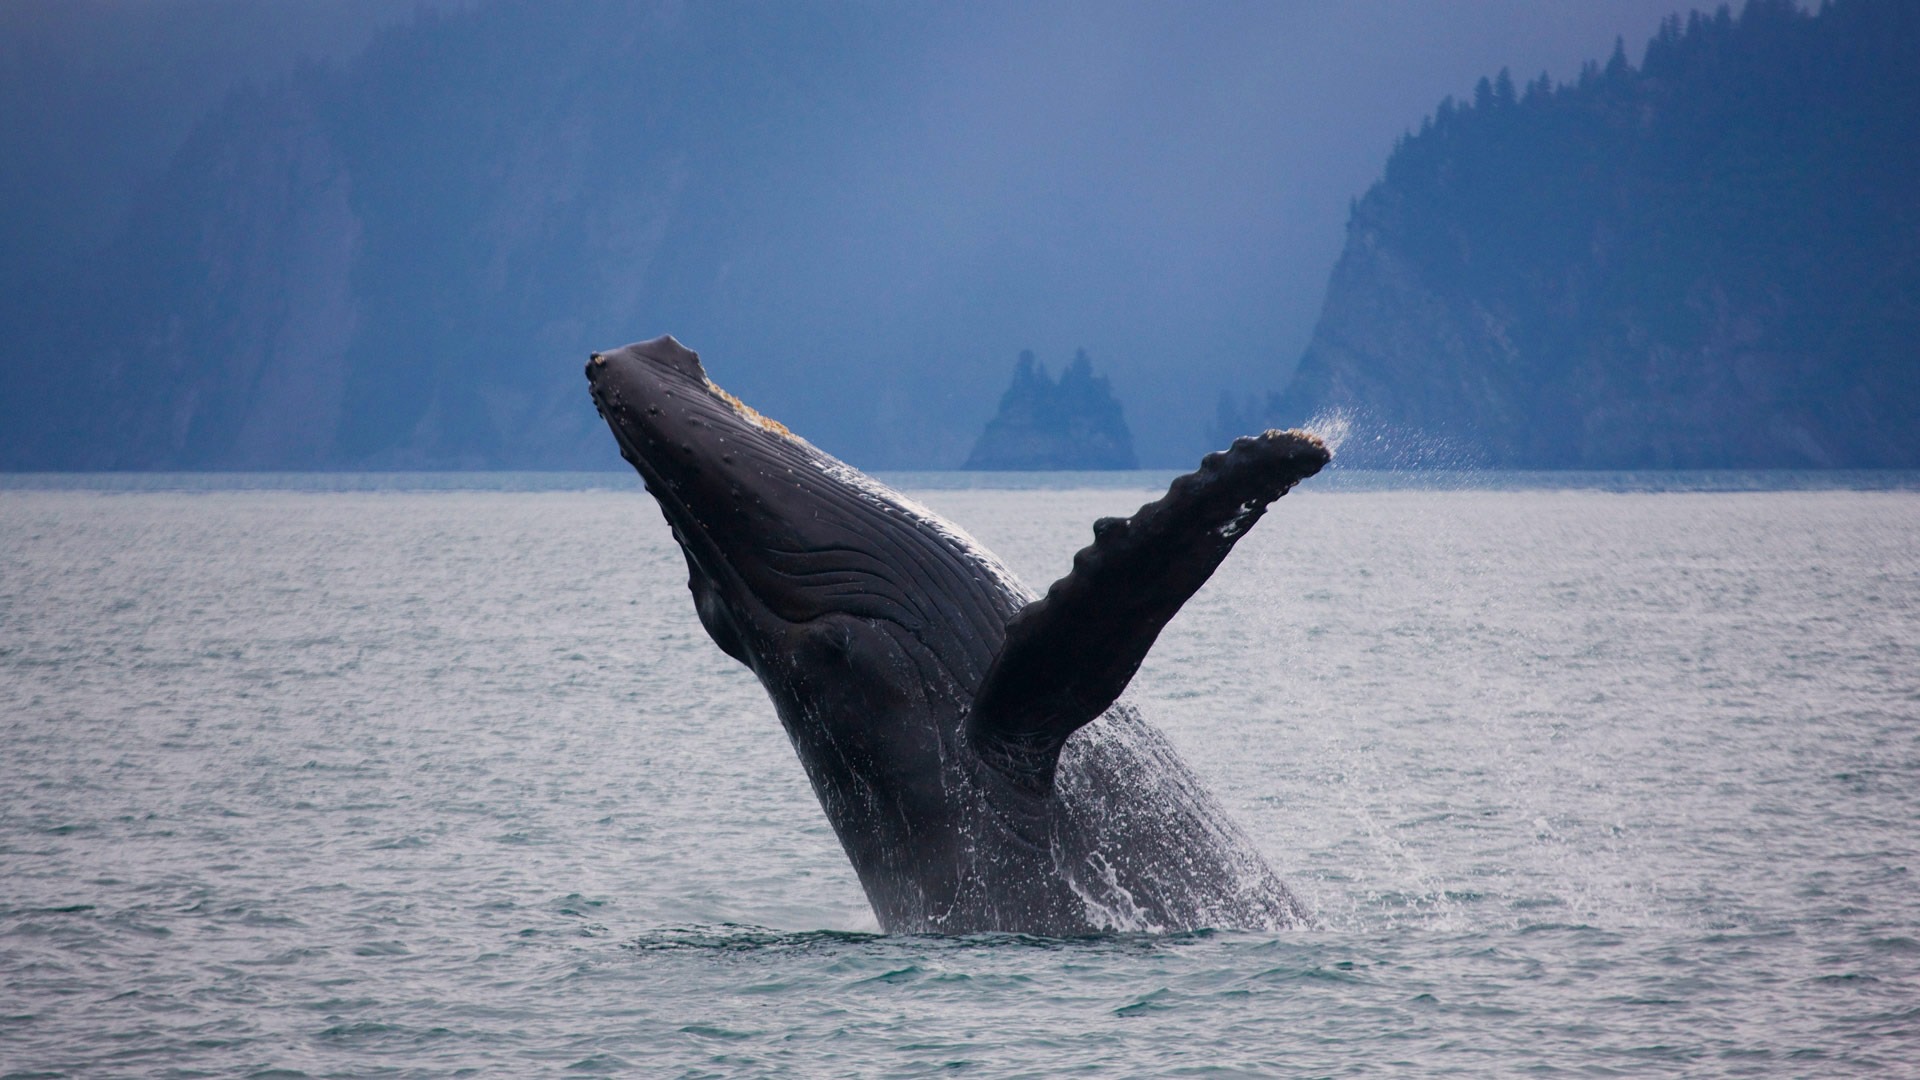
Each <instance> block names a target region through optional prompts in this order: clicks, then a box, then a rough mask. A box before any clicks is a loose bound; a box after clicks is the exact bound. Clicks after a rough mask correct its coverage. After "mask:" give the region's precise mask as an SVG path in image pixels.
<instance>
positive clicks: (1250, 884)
mask: <svg viewBox="0 0 1920 1080" xmlns="http://www.w3.org/2000/svg"><path fill="white" fill-rule="evenodd" d="M587 380H588V383H589V385H590V387H591V390H592V394H593V400H594V404H595V405H596V406H597V407H598V409H599V410H600V414H601V416H602V417H604V418H605V419H606V421H607V424H608V426H609V427H611V428H612V430H613V433H614V436H615V438H616V440H617V441H618V442H619V445H620V453H621V455H622V456H623V457H625V458H626V460H627V461H628V462H630V463H631V464H632V465H633V467H634V468H635V469H637V470H639V472H640V475H641V476H642V477H643V478H644V479H645V481H646V486H647V490H648V491H650V492H651V493H652V494H653V495H654V497H655V498H656V499H658V500H659V503H660V507H661V510H662V512H663V513H664V514H665V516H666V519H667V521H668V523H669V524H670V525H671V526H672V528H673V535H674V538H675V539H676V540H678V541H679V544H680V547H681V549H682V550H683V551H684V553H685V555H686V558H687V568H688V581H687V587H688V588H689V590H691V591H692V593H693V603H694V610H695V611H696V612H697V613H698V615H699V618H700V621H701V623H702V624H703V625H704V626H705V627H706V629H707V632H708V633H709V634H710V635H711V636H712V637H713V640H714V642H715V643H716V644H718V645H719V646H720V648H721V649H723V650H725V652H726V653H727V654H728V655H729V656H732V657H733V658H734V659H736V660H738V661H740V662H741V663H743V664H745V665H747V666H748V667H749V668H751V669H753V672H754V674H756V675H757V676H759V679H760V682H761V684H762V685H763V686H765V687H766V690H767V694H768V695H769V696H770V697H771V698H772V699H773V704H774V708H775V710H776V711H777V712H778V713H779V716H780V722H781V724H782V725H783V726H784V727H785V728H786V732H787V736H788V738H789V739H790V740H791V741H792V743H793V747H794V750H795V751H796V752H797V753H798V755H799V758H800V762H801V764H802V765H803V766H804V767H805V769H806V772H807V777H808V779H809V780H811V781H812V784H813V789H814V792H815V793H816V794H817V795H818V796H819V798H820V805H821V807H822V808H823V809H824V810H825V811H826V814H827V817H828V819H829V820H830V821H831V822H832V824H833V828H834V831H835V832H836V833H837V834H838V835H839V838H840V843H841V845H842V846H843V847H844V848H845V849H846V852H847V857H848V858H849V859H850V860H851V861H852V863H853V867H854V870H855V872H856V873H857V874H858V875H859V878H860V884H861V885H862V887H863V888H864V889H865V890H866V894H867V898H868V900H869V901H870V902H871V903H872V905H873V910H874V913H875V915H877V916H878V918H879V921H880V925H881V927H882V928H884V929H885V930H886V931H887V932H889V933H982V932H1009V933H1023V934H1035V935H1047V936H1073V935H1081V934H1088V933H1096V932H1102V931H1108V930H1147V931H1178V930H1191V929H1197V928H1201V927H1223V928H1225V927H1231V928H1242V929H1279V928H1286V927H1292V926H1298V925H1302V924H1303V923H1304V922H1305V916H1304V913H1303V912H1302V910H1301V908H1300V906H1299V905H1298V904H1297V903H1296V902H1295V900H1294V898H1293V897H1292V896H1291V895H1290V894H1289V893H1288V891H1287V889H1286V887H1285V886H1284V885H1282V884H1281V882H1280V880H1279V878H1278V877H1276V876H1275V874H1274V873H1273V871H1272V870H1271V869H1270V868H1269V867H1268V866H1267V864H1266V862H1265V861H1264V860H1263V859H1262V858H1261V856H1260V854H1259V852H1258V851H1257V850H1256V849H1255V847H1254V846H1253V844H1252V843H1251V842H1250V841H1249V840H1248V838H1247V837H1246V836H1245V835H1244V834H1243V833H1242V832H1241V831H1240V830H1239V829H1238V828H1237V827H1236V826H1235V825H1234V824H1233V823H1232V822H1231V821H1230V820H1229V819H1228V817H1227V816H1226V814H1225V813H1224V812H1223V811H1222V809H1221V808H1220V806H1219V805H1218V803H1217V802H1216V801H1215V800H1214V799H1213V797H1212V796H1211V795H1209V794H1208V792H1207V791H1206V789H1205V788H1204V787H1203V785H1202V784H1201V783H1200V781H1199V780H1198V778H1196V777H1195V776H1194V774H1193V772H1192V771H1191V770H1190V769H1189V768H1188V767H1187V766H1186V765H1185V764H1184V763H1183V762H1182V761H1181V760H1180V758H1179V756H1178V755H1177V754H1175V753H1174V751H1173V748H1172V747H1171V746H1170V745H1169V744H1168V743H1167V741H1166V739H1165V738H1164V737H1162V736H1161V735H1160V733H1159V732H1158V731H1157V730H1155V729H1154V728H1153V727H1152V726H1151V725H1149V724H1148V723H1147V722H1146V721H1144V720H1143V719H1141V717H1140V715H1139V713H1138V712H1137V711H1136V710H1134V709H1133V708H1132V707H1131V706H1129V705H1127V704H1126V703H1124V702H1120V701H1119V700H1118V699H1119V696H1120V693H1121V691H1122V690H1123V689H1125V687H1126V684H1127V682H1128V680H1129V679H1131V678H1132V677H1133V673H1134V671H1135V670H1137V669H1138V667H1139V665H1140V662H1141V660H1142V659H1143V658H1144V657H1145V656H1146V653H1147V650H1148V649H1149V648H1150V647H1151V646H1152V644H1153V641H1154V639H1155V638H1156V637H1157V636H1158V635H1159V633H1160V630H1161V628H1162V627H1164V626H1165V625H1166V623H1167V621H1168V620H1169V619H1171V618H1172V617H1173V615H1174V613H1175V612H1177V611H1178V610H1179V609H1180V606H1181V605H1182V604H1183V603H1185V602H1186V600H1187V598H1188V597H1190V596H1192V595H1193V593H1194V592H1195V591H1196V590H1197V589H1199V587H1200V586H1201V585H1202V584H1203V583H1204V582H1205V581H1206V580H1207V578H1208V577H1209V576H1210V575H1211V574H1212V573H1213V570H1214V568H1215V567H1217V566H1218V565H1219V564H1220V561H1221V560H1222V559H1223V558H1225V556H1226V554H1227V552H1228V551H1229V550H1230V549H1231V548H1232V547H1233V544H1234V542H1235V541H1236V540H1237V539H1238V538H1239V537H1240V536H1241V535H1242V534H1244V533H1245V532H1246V530H1247V529H1248V528H1249V527H1250V526H1252V525H1253V523H1254V522H1255V521H1257V520H1258V519H1259V517H1260V516H1261V514H1262V513H1263V512H1264V511H1265V509H1266V506H1267V504H1268V503H1270V502H1271V501H1273V500H1274V499H1276V498H1278V497H1280V496H1281V495H1283V494H1285V493H1286V491H1287V490H1288V489H1289V488H1291V487H1292V486H1293V485H1294V484H1296V483H1298V482H1299V481H1300V480H1302V479H1304V478H1306V477H1308V476H1311V475H1313V474H1314V473H1315V472H1317V471H1319V469H1320V468H1321V467H1322V466H1323V465H1325V464H1326V463H1327V461H1328V460H1329V456H1330V455H1329V453H1328V451H1327V449H1326V447H1325V446H1324V445H1323V444H1322V443H1321V442H1320V440H1318V439H1317V438H1315V437H1313V436H1312V435H1308V434H1304V433H1301V432H1277V431H1269V432H1267V433H1266V434H1264V435H1261V436H1259V437H1255V438H1244V439H1239V440H1236V441H1235V442H1234V444H1233V446H1232V448H1231V449H1228V450H1225V451H1222V452H1218V453H1213V454H1209V455H1207V457H1206V458H1205V460H1204V461H1203V462H1202V463H1201V466H1200V468H1199V469H1198V470H1197V471H1195V472H1193V473H1190V474H1188V475H1186V476H1183V477H1181V478H1179V479H1178V480H1176V481H1174V483H1173V485H1172V487H1171V488H1170V489H1169V490H1168V492H1167V494H1166V496H1165V497H1163V498H1161V499H1159V500H1158V501H1156V502H1152V503H1148V504H1147V505H1145V506H1142V507H1141V508H1140V510H1139V511H1138V512H1137V513H1135V514H1134V515H1133V516H1132V517H1130V518H1126V519H1119V518H1105V519H1102V520H1101V521H1099V522H1096V523H1095V524H1094V527H1093V531H1094V542H1093V543H1092V544H1091V545H1090V546H1088V547H1087V548H1085V549H1083V550H1082V551H1080V553H1079V554H1077V555H1076V556H1075V557H1074V564H1073V570H1072V572H1071V573H1069V574H1068V575H1067V576H1066V577H1064V578H1062V579H1061V580H1059V581H1057V582H1055V583H1054V585H1053V586H1052V587H1051V588H1050V589H1049V590H1048V591H1047V594H1046V595H1045V596H1044V597H1042V598H1039V599H1035V598H1034V597H1033V596H1032V595H1031V594H1030V593H1028V592H1027V590H1026V589H1025V588H1024V587H1022V586H1021V585H1020V584H1019V582H1018V581H1016V580H1015V579H1014V578H1013V576H1012V575H1011V574H1010V573H1008V572H1007V571H1006V569H1005V568H1004V567H1002V566H1001V564H1000V562H999V560H997V559H995V558H994V556H993V555H992V554H991V553H990V552H988V551H986V550H985V549H984V548H982V547H981V546H980V545H979V544H977V543H975V542H974V541H973V540H971V539H970V538H969V537H967V535H966V534H965V533H963V532H962V531H960V530H959V529H957V528H955V527H954V526H952V525H950V524H948V523H947V522H945V521H943V520H941V519H940V518H939V517H937V516H936V515H934V514H933V513H932V512H930V511H928V510H926V509H924V508H922V507H920V506H918V505H917V504H915V503H913V502H912V501H911V500H908V499H906V498H904V497H902V496H900V495H898V494H896V493H895V492H893V491H891V490H889V489H887V488H886V487H884V486H883V485H881V484H879V483H878V482H876V481H874V480H872V479H871V478H869V477H867V476H865V475H864V474H862V473H860V472H858V471H857V470H854V469H852V468H850V467H848V466H847V465H845V464H843V463H841V462H839V461H837V460H835V459H834V458H832V457H830V456H828V455H827V454H824V453H822V452H821V451H819V450H817V449H815V448H814V447H813V446H812V445H810V444H808V443H807V442H805V441H804V440H802V439H800V438H798V437H796V436H794V435H793V434H791V433H790V432H788V431H787V430H786V429H785V428H784V427H782V426H781V425H779V424H777V423H774V422H772V421H769V420H767V419H765V418H764V417H762V416H760V415H759V414H758V413H756V412H754V411H753V410H752V409H749V408H747V407H746V406H745V405H743V404H741V403H740V402H739V401H738V399H736V398H733V397H732V396H731V395H729V394H727V393H726V392H725V391H722V390H721V389H720V388H719V387H717V386H715V385H713V383H712V382H710V381H709V380H708V379H707V377H706V371H705V369H704V368H702V366H701V364H700V359H699V357H698V356H697V355H696V354H695V353H693V352H692V351H691V350H689V349H687V348H685V347H684V346H682V345H681V344H680V343H679V342H677V341H675V340H674V339H673V338H671V337H660V338H655V339H654V340H652V341H645V342H640V343H637V344H633V345H628V346H626V347H625V348H621V349H616V350H613V351H610V352H605V353H595V354H594V355H593V356H592V358H591V359H590V360H589V361H588V364H587Z"/></svg>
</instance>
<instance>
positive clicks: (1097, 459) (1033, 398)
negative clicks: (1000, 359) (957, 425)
mask: <svg viewBox="0 0 1920 1080" xmlns="http://www.w3.org/2000/svg"><path fill="white" fill-rule="evenodd" d="M966 467H967V468H969V469H1134V468H1138V467H1139V461H1138V460H1137V459H1136V458H1135V457H1134V456H1133V433H1132V432H1130V431H1128V430H1127V419H1126V417H1125V416H1123V415H1122V414H1121V411H1120V403H1119V402H1118V401H1116V400H1114V397H1113V388H1112V387H1111V386H1110V385H1108V383H1107V380H1106V378H1105V377H1104V376H1096V375H1094V373H1093V362H1092V361H1091V360H1089V359H1087V354H1086V350H1084V349H1082V350H1080V351H1077V352H1075V353H1074V354H1073V362H1072V363H1071V364H1068V365H1067V370H1066V371H1065V372H1062V373H1061V375H1060V381H1058V382H1055V381H1054V380H1053V379H1052V378H1051V377H1050V376H1048V374H1047V368H1046V365H1044V364H1041V363H1039V362H1038V361H1036V360H1035V359H1034V358H1033V353H1031V352H1023V353H1021V354H1020V360H1019V362H1018V363H1016V364H1015V365H1014V368H1013V385H1012V386H1009V387H1007V392H1006V393H1005V394H1003V395H1001V397H1000V411H999V413H998V414H997V415H995V416H994V418H993V419H992V420H989V421H987V428H986V430H985V431H983V432H981V433H980V440H979V441H978V442H976V443H974V444H973V453H972V454H971V455H969V456H968V458H967V465H966Z"/></svg>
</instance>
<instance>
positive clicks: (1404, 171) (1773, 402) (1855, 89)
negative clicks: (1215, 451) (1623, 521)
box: [1221, 0, 1920, 468]
mask: <svg viewBox="0 0 1920 1080" xmlns="http://www.w3.org/2000/svg"><path fill="white" fill-rule="evenodd" d="M1916 131H1920V5H1913V4H1907V3H1900V2H1879V0H1839V2H1835V3H1830V4H1827V5H1825V6H1823V7H1822V8H1821V9H1820V10H1819V11H1818V12H1817V13H1811V14H1809V13H1806V12H1803V11H1800V10H1799V9H1797V8H1796V7H1795V6H1794V5H1793V4H1791V3H1789V2H1787V0H1753V2H1751V3H1748V4H1747V5H1746V6H1745V7H1744V8H1743V9H1742V11H1741V12H1740V14H1739V15H1738V16H1737V17H1736V16H1735V15H1734V14H1733V13H1732V11H1731V10H1729V9H1728V8H1725V7H1722V8H1720V9H1719V10H1718V11H1717V12H1715V13H1713V14H1702V13H1699V12H1694V13H1692V14H1690V15H1688V16H1686V17H1685V18H1684V19H1683V18H1682V17H1680V16H1674V17H1671V18H1669V19H1668V20H1667V21H1666V22H1665V23H1663V24H1662V26H1661V27H1660V30H1659V33H1658V35H1657V36H1655V37H1654V38H1653V39H1652V40H1651V41H1650V42H1649V43H1648V44H1647V47H1646V50H1645V53H1644V57H1643V59H1642V61H1641V63H1640V64H1639V66H1637V67H1636V66H1634V65H1633V64H1632V63H1631V62H1630V61H1629V59H1628V56H1627V53H1626V49H1625V45H1624V43H1620V44H1617V45H1616V48H1615V50H1614V52H1613V55H1612V57H1611V58H1610V59H1608V60H1607V61H1606V62H1605V63H1604V64H1601V63H1590V64H1588V65H1587V66H1586V68H1585V69H1584V70H1583V71H1582V72H1581V73H1580V75H1579V77H1578V79H1577V80H1575V81H1573V82H1571V83H1567V84H1562V85H1555V84H1554V83H1552V82H1551V80H1549V79H1548V78H1547V77H1546V76H1545V75H1542V76H1540V77H1538V78H1535V79H1533V80H1530V81H1528V82H1525V83H1524V84H1517V83H1516V81H1515V80H1514V78H1513V77H1512V75H1511V74H1510V73H1509V72H1507V71H1502V72H1500V73H1499V74H1498V75H1497V76H1495V77H1492V78H1487V79H1482V80H1481V81H1480V83H1479V85H1478V87H1477V88H1476V90H1475V93H1474V95H1473V98H1472V100H1470V101H1465V102H1455V101H1453V100H1451V99H1449V100H1446V101H1443V102H1442V103H1441V105H1440V107H1439V109H1438V111H1437V112H1436V113H1435V114H1434V115H1433V116H1431V117H1430V118H1428V119H1427V120H1426V121H1425V122H1424V123H1423V124H1422V125H1421V127H1420V129H1419V131H1417V132H1414V133H1410V134H1409V135H1408V136H1406V137H1405V138H1404V139H1402V140H1401V142H1400V143H1399V145H1398V146H1397V147H1396V148H1395V150H1394V153H1393V155H1392V157H1391V158H1390V160H1389V161H1388V164H1387V166H1386V170H1385V175H1384V177H1383V178H1382V179H1381V180H1380V181H1379V182H1378V183H1377V184H1376V185H1375V186H1374V187H1373V188H1372V189H1371V190H1370V191H1368V192H1367V193H1366V194H1365V196H1364V197H1362V198H1361V199H1359V200H1358V201H1357V202H1356V203H1355V205H1354V208H1353V213H1352V217H1351V221H1350V224H1349V226H1348V241H1347V246H1346V249H1345V252H1344V254H1343V255H1342V257H1341V259H1340V262H1339V264H1338V266H1337V267H1336V269H1335V271H1334V274H1333V277H1332V280H1331V282H1330V284H1329V288H1328V295H1327V299H1326V303H1325V307H1324V308H1323V310H1322V314H1321V318H1320V321H1319V323H1318V326H1317V328H1316V331H1315V334H1314V337H1313V339H1312V342H1311V344H1310V345H1309V347H1308V349H1307V352H1306V354H1305V356H1304V357H1303V359H1302V360H1301V363H1300V365H1299V369H1298V372H1297V374H1296V376H1295V378H1294V380H1293V382H1292V385H1291V386H1290V387H1288V388H1287V389H1286V391H1285V392H1283V393H1274V394H1269V395H1268V396H1267V397H1266V400H1265V401H1264V402H1259V403H1254V402H1240V401H1236V400H1235V399H1233V398H1232V397H1231V396H1229V397H1227V398H1225V399H1224V400H1223V402H1222V409H1221V427H1222V428H1223V429H1240V430H1246V429H1251V428H1253V427H1258V426H1265V425H1268V424H1287V423H1297V422H1300V421H1303V420H1306V419H1308V418H1309V417H1312V416H1314V415H1316V414H1327V413H1333V412H1339V413H1344V414H1345V415H1346V416H1347V417H1348V418H1349V419H1350V420H1351V421H1352V422H1353V425H1354V428H1353V430H1354V432H1355V435H1354V437H1353V439H1352V441H1351V442H1350V444H1349V446H1348V447H1347V452H1346V454H1345V457H1346V459H1347V461H1348V462H1349V463H1350V464H1367V463H1371V464H1387V465H1392V464H1400V465H1418V464H1439V465H1447V464H1469V463H1484V464H1498V465H1512V466H1533V467H1600V468H1615V467H1654V468H1658V467H1773V466H1814V467H1828V466H1907V467H1912V466H1920V423H1917V422H1916V419H1915V418H1916V416H1920V180H1916V177H1917V176H1920V152H1917V151H1916V147H1917V146H1920V140H1916V138H1915V135H1914V132H1916ZM1226 433H1228V432H1227V431H1224V430H1223V432H1222V434H1226Z"/></svg>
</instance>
